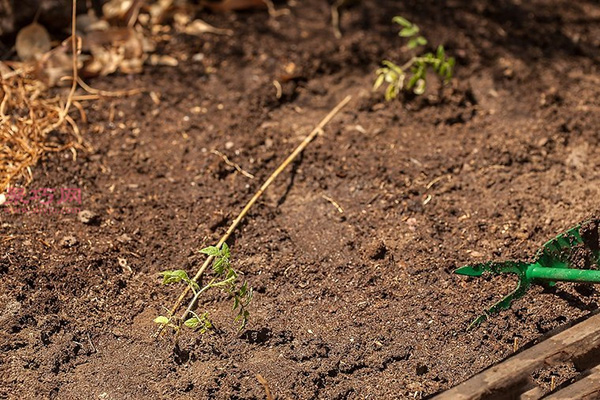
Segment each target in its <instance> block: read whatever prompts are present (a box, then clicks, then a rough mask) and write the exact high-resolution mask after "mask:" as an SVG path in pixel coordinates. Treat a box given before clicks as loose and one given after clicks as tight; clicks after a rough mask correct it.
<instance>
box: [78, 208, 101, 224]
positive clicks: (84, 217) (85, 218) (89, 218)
mask: <svg viewBox="0 0 600 400" xmlns="http://www.w3.org/2000/svg"><path fill="white" fill-rule="evenodd" d="M77 219H78V220H79V221H80V222H82V223H84V224H86V225H92V224H95V223H97V222H98V214H96V213H95V212H93V211H90V210H83V211H80V212H79V214H77Z"/></svg>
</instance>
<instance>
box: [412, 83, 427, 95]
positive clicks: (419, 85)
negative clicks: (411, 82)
mask: <svg viewBox="0 0 600 400" xmlns="http://www.w3.org/2000/svg"><path fill="white" fill-rule="evenodd" d="M414 92H415V94H418V95H421V94H423V93H425V79H419V80H418V81H417V84H416V86H415V90H414Z"/></svg>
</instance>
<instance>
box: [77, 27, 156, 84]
mask: <svg viewBox="0 0 600 400" xmlns="http://www.w3.org/2000/svg"><path fill="white" fill-rule="evenodd" d="M144 47H145V46H144V40H143V38H142V35H141V34H140V33H139V32H137V31H136V30H135V29H133V28H111V29H108V30H106V31H94V32H89V33H88V34H87V35H86V36H85V38H84V41H83V48H84V50H86V51H89V52H90V53H91V57H90V59H89V60H88V61H87V62H86V63H85V65H84V67H83V71H82V72H83V73H84V75H86V76H95V75H108V74H112V73H113V72H116V71H117V70H118V71H121V72H122V73H124V74H132V73H140V72H141V71H142V67H143V64H144V61H145V60H146V58H147V56H146V54H145V53H144Z"/></svg>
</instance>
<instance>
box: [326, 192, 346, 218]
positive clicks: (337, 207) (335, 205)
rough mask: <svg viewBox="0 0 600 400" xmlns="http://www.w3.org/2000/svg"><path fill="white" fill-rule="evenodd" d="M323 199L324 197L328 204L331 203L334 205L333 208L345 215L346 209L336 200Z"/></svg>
mask: <svg viewBox="0 0 600 400" xmlns="http://www.w3.org/2000/svg"><path fill="white" fill-rule="evenodd" d="M321 197H323V198H324V199H325V200H327V201H328V202H330V203H331V204H333V206H334V207H335V208H336V209H337V210H338V212H339V213H340V214H343V213H344V209H343V208H342V206H340V205H339V204H338V203H337V202H336V201H335V200H333V199H332V198H331V197H328V196H325V195H322V196H321Z"/></svg>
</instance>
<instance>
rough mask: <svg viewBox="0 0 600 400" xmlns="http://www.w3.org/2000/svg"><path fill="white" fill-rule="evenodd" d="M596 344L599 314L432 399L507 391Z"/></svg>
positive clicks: (463, 399)
mask: <svg viewBox="0 0 600 400" xmlns="http://www.w3.org/2000/svg"><path fill="white" fill-rule="evenodd" d="M598 347H600V315H594V316H592V317H590V318H588V319H587V320H585V321H583V322H581V323H579V324H577V325H575V326H573V327H571V328H569V329H567V330H565V331H563V332H560V333H558V334H557V335H555V336H552V337H550V338H548V339H546V340H544V341H543V342H541V343H539V344H537V345H535V346H533V347H531V348H529V349H527V350H524V351H523V352H521V353H519V354H517V355H515V356H513V357H511V358H509V359H508V360H506V361H504V362H502V363H500V364H497V365H495V366H493V367H491V368H488V369H486V370H485V371H483V372H481V373H480V374H478V375H475V376H474V377H472V378H471V379H469V380H467V381H465V382H463V383H461V384H459V385H458V386H455V387H454V388H452V389H450V390H447V391H446V392H444V393H441V394H439V395H438V396H436V397H434V399H436V400H446V399H447V400H475V399H489V398H492V397H494V395H496V394H499V393H502V392H503V391H511V390H510V388H512V387H514V386H515V385H516V384H517V383H518V382H523V381H525V380H526V379H528V377H529V374H531V373H532V372H533V371H534V370H536V369H538V368H541V367H545V366H552V365H557V364H560V363H564V362H567V361H570V360H573V359H574V358H582V357H585V355H586V354H588V353H589V352H591V351H593V350H594V349H596V348H598Z"/></svg>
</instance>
